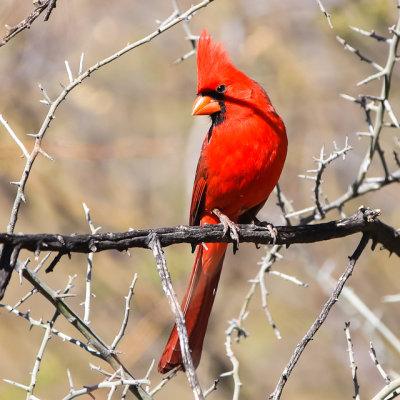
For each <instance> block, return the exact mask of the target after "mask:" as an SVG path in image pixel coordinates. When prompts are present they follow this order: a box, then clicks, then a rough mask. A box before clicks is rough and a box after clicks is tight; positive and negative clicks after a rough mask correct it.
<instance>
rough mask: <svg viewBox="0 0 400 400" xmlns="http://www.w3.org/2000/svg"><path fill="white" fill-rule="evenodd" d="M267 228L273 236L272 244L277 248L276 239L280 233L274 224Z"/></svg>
mask: <svg viewBox="0 0 400 400" xmlns="http://www.w3.org/2000/svg"><path fill="white" fill-rule="evenodd" d="M266 228H267V229H268V232H269V234H270V235H271V238H272V244H273V245H274V246H275V244H276V238H277V236H278V231H277V230H276V228H275V226H274V225H272V224H267V226H266Z"/></svg>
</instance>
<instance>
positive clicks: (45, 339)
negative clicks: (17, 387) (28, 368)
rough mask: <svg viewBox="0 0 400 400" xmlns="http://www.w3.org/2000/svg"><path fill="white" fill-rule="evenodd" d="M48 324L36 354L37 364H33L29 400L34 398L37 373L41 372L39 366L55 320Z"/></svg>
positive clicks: (28, 392)
mask: <svg viewBox="0 0 400 400" xmlns="http://www.w3.org/2000/svg"><path fill="white" fill-rule="evenodd" d="M46 325H47V327H46V332H45V333H44V336H43V340H42V344H41V345H40V348H39V352H38V354H37V356H36V360H35V365H34V366H33V370H32V373H31V382H30V384H29V388H28V390H27V396H26V399H27V400H30V399H31V398H32V395H33V391H34V390H35V387H36V380H37V374H38V373H39V368H40V363H41V362H42V358H43V353H44V350H45V348H46V346H47V342H48V341H49V340H50V337H51V336H50V334H51V328H52V325H53V322H48V323H47V324H46Z"/></svg>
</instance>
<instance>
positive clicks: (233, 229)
mask: <svg viewBox="0 0 400 400" xmlns="http://www.w3.org/2000/svg"><path fill="white" fill-rule="evenodd" d="M213 214H215V215H216V216H217V217H218V218H219V220H220V222H221V224H222V225H223V226H224V230H223V236H225V235H226V234H227V233H228V230H229V234H230V237H231V238H232V240H234V243H233V252H234V253H235V252H236V250H237V249H238V248H239V228H238V226H237V225H236V224H235V223H234V222H233V221H231V220H230V219H229V217H227V216H226V215H225V214H223V213H222V212H221V211H220V210H218V208H214V210H213Z"/></svg>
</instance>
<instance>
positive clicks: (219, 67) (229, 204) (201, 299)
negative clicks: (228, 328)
mask: <svg viewBox="0 0 400 400" xmlns="http://www.w3.org/2000/svg"><path fill="white" fill-rule="evenodd" d="M197 77H198V85H197V92H198V99H199V100H197V101H196V103H195V107H194V114H195V115H196V114H199V115H200V114H210V115H211V119H212V126H211V128H210V130H209V132H208V134H207V136H206V138H205V140H204V143H203V147H202V150H201V154H200V159H199V163H198V166H197V171H196V177H195V181H194V188H193V195H192V204H191V208H190V224H191V225H197V224H200V225H204V224H205V223H213V224H215V223H219V220H218V218H217V217H215V216H214V215H213V214H212V211H213V210H214V209H215V208H217V209H219V210H220V211H221V212H222V213H223V214H225V215H226V216H228V217H229V218H230V219H231V221H233V222H238V221H239V222H251V220H252V219H253V218H254V217H255V215H256V213H257V212H258V210H259V209H260V208H261V207H262V206H263V204H264V203H265V201H266V200H267V198H268V196H269V195H270V193H271V191H272V190H273V188H274V187H275V185H276V183H277V182H278V179H279V176H280V174H281V171H282V168H283V164H284V162H285V158H286V152H287V138H286V131H285V126H284V124H283V121H282V120H281V118H280V117H279V115H278V114H277V113H276V111H275V110H274V108H273V107H272V104H271V102H270V100H269V98H268V96H267V94H266V93H265V91H264V89H263V88H262V87H261V86H260V85H259V84H258V83H256V82H255V81H253V80H252V79H250V78H248V77H247V76H246V75H245V74H244V73H243V72H241V71H239V70H238V69H237V68H236V67H235V66H234V65H233V64H232V62H231V61H230V59H229V56H228V54H227V52H226V51H225V50H224V48H223V47H222V44H216V43H214V42H213V41H212V39H211V37H210V36H209V35H208V34H207V32H206V31H205V30H203V31H202V33H201V36H200V40H199V44H198V49H197ZM200 108H201V110H200ZM226 247H227V244H225V243H207V244H206V245H205V247H202V246H199V247H198V249H197V253H196V259H195V263H194V266H193V270H192V274H191V277H190V281H189V285H188V288H187V290H186V294H185V297H184V299H183V302H182V310H183V312H184V314H185V319H186V325H187V331H188V335H189V347H190V350H191V354H192V358H193V362H194V365H195V366H196V367H197V365H198V364H199V362H200V357H201V351H202V347H203V341H204V336H205V332H206V329H207V324H208V319H209V316H210V313H211V308H212V305H213V302H214V297H215V293H216V290H217V287H218V282H219V277H220V274H221V268H222V263H223V260H224V255H225V251H226ZM174 367H180V368H181V369H183V363H182V357H181V353H180V346H179V338H178V334H177V331H176V327H174V329H173V331H172V333H171V336H170V339H169V341H168V343H167V345H166V347H165V350H164V352H163V354H162V356H161V359H160V362H159V364H158V370H159V371H160V372H162V373H165V372H168V371H170V370H171V369H172V368H174Z"/></svg>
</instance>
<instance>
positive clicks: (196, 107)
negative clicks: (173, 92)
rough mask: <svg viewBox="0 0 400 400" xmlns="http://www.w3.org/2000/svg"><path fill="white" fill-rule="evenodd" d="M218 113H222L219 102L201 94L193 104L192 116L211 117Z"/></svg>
mask: <svg viewBox="0 0 400 400" xmlns="http://www.w3.org/2000/svg"><path fill="white" fill-rule="evenodd" d="M218 111H221V106H220V105H219V103H218V100H215V99H213V98H212V97H210V96H202V95H201V94H200V95H198V96H197V98H196V100H195V102H194V104H193V108H192V115H211V114H214V113H216V112H218Z"/></svg>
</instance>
